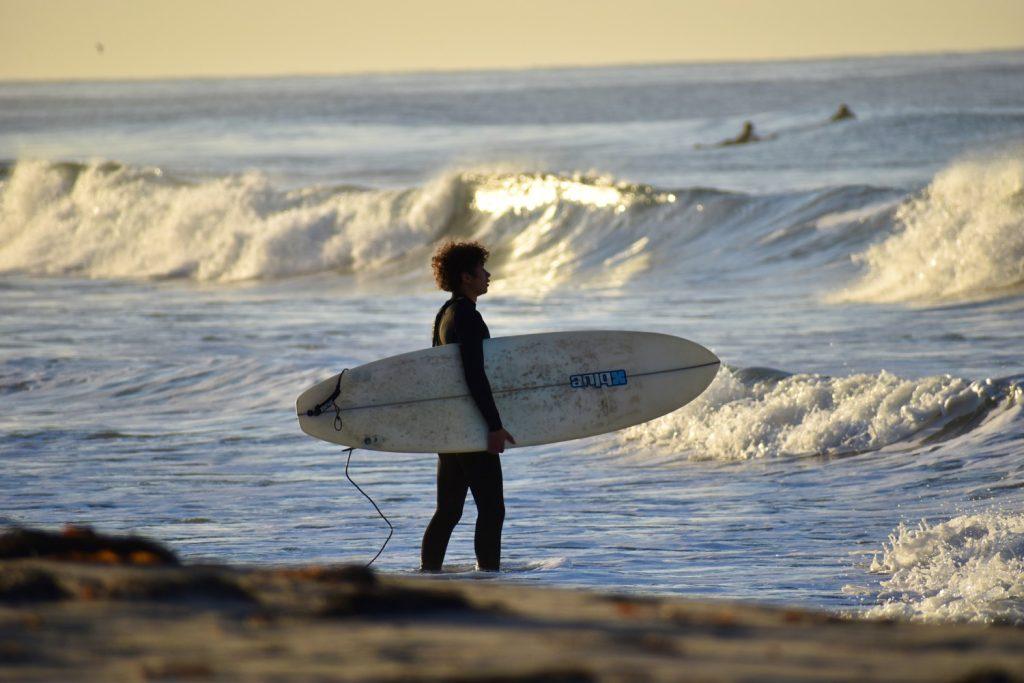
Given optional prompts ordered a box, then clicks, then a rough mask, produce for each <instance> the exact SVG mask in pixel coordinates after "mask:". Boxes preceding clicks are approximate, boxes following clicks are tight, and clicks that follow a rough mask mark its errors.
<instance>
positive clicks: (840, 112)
mask: <svg viewBox="0 0 1024 683" xmlns="http://www.w3.org/2000/svg"><path fill="white" fill-rule="evenodd" d="M855 118H857V115H856V114H854V113H853V112H852V111H851V110H850V108H849V107H847V106H846V104H840V105H839V109H836V113H835V114H832V116H830V117H829V119H828V120H829V122H831V123H835V122H837V121H846V120H847V119H855Z"/></svg>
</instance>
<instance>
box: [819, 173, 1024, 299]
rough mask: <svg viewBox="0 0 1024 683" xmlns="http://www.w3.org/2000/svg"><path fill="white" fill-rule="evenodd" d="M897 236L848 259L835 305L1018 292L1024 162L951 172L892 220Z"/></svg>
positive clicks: (1023, 281) (1022, 273)
mask: <svg viewBox="0 0 1024 683" xmlns="http://www.w3.org/2000/svg"><path fill="white" fill-rule="evenodd" d="M896 220H897V222H898V225H899V230H898V231H897V232H896V233H895V234H893V235H891V236H889V237H888V238H887V239H885V240H884V241H882V242H880V243H878V244H874V245H872V246H870V247H869V248H868V249H866V250H865V251H863V252H860V253H858V254H856V255H855V256H854V260H855V262H857V263H860V264H863V265H864V266H865V267H866V272H865V273H864V274H863V276H862V277H861V278H860V280H858V281H857V282H856V283H854V284H853V285H851V286H850V287H848V288H847V289H845V290H844V291H842V292H840V293H839V294H837V295H836V296H835V297H834V299H835V300H836V301H864V302H902V301H920V302H923V303H931V302H941V301H949V300H953V301H955V300H961V299H974V298H986V297H991V296H998V295H1001V294H1005V293H1006V292H1008V291H1015V290H1018V289H1020V288H1021V287H1022V286H1024V155H1018V156H1015V157H1005V158H999V159H989V160H969V161H962V162H958V163H956V164H953V165H952V166H950V167H949V168H947V169H945V170H943V171H942V172H941V173H939V174H938V175H937V176H936V177H935V179H934V180H933V181H932V182H931V184H930V185H929V186H928V188H927V189H926V190H924V192H922V193H921V194H919V195H917V196H915V197H913V198H911V199H909V200H907V201H906V202H905V203H904V204H903V205H901V206H900V207H899V209H898V210H897V212H896Z"/></svg>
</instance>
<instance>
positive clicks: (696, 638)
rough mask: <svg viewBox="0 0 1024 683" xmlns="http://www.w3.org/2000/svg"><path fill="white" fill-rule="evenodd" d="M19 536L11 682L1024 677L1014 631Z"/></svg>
mask: <svg viewBox="0 0 1024 683" xmlns="http://www.w3.org/2000/svg"><path fill="white" fill-rule="evenodd" d="M11 536H12V534H7V535H5V536H4V537H3V538H0V557H2V558H4V559H0V680H26V681H43V680H45V681H55V680H95V681H114V680H118V681H132V680H245V681H271V680H274V681H280V680H317V681H349V680H374V681H410V680H411V681H442V680H484V681H512V680H527V681H646V680H664V681H677V680H701V681H703V680H708V681H742V680H749V681H754V680H757V681H764V680H851V681H853V680H857V681H865V680H888V681H892V680H907V681H910V680H920V681H924V680H928V681H935V680H945V681H1004V680H1024V629H1021V628H1016V627H1009V626H998V627H992V626H977V625H955V624H950V625H922V624H909V623H896V622H886V621H869V620H851V619H844V618H839V617H836V616H833V615H829V614H825V613H818V612H812V611H807V610H803V609H786V608H775V607H764V606H758V605H754V604H749V603H735V602H725V601H707V600H699V601H698V600H688V599H680V598H661V597H658V598H643V597H636V596H621V595H612V594H602V593H597V592H591V591H577V590H567V589H552V588H538V587H532V586H521V585H507V584H504V583H502V582H501V581H500V580H488V581H474V580H471V579H446V580H443V581H438V580H433V579H430V578H419V577H395V576H389V575H386V574H378V573H374V572H372V571H369V570H366V569H363V568H359V567H302V568H287V569H282V568H263V567H232V566H226V565H224V566H221V565H216V566H214V565H181V564H178V563H177V560H176V559H175V558H174V557H173V554H170V555H169V558H168V557H160V556H159V553H158V552H157V551H155V550H153V549H152V548H150V549H149V550H140V549H139V548H138V547H136V546H132V545H131V544H128V545H125V546H122V547H120V548H117V549H111V548H109V547H106V548H105V547H102V546H103V544H102V543H101V544H99V545H98V546H97V545H96V544H95V543H94V544H93V545H92V546H91V547H89V548H86V549H85V550H82V549H81V548H79V549H71V550H68V549H67V548H64V549H63V550H60V546H59V543H58V544H57V545H55V546H54V547H50V548H47V549H45V552H43V551H40V550H39V548H40V546H39V543H38V539H39V538H43V537H37V538H36V539H35V540H34V541H32V543H34V544H35V545H32V543H30V544H29V545H28V546H26V545H25V544H24V543H22V544H21V546H20V547H19V546H17V544H12V543H10V542H6V543H5V541H9V540H10V538H11ZM54 536H55V535H54ZM87 540H88V539H87ZM94 540H95V538H94ZM102 540H109V539H102ZM135 540H139V539H135ZM108 545H109V544H108ZM12 547H14V548H15V549H14V550H13V551H12V550H11V548H12ZM153 547H154V548H159V546H153ZM26 548H28V550H27V551H26ZM33 548H35V551H34V552H33ZM54 548H57V550H54ZM146 553H149V554H148V555H147V554H146ZM27 554H35V555H36V556H35V557H31V556H26V555H27ZM71 557H74V559H73V560H71V559H69V558H71Z"/></svg>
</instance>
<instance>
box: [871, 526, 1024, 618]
mask: <svg viewBox="0 0 1024 683" xmlns="http://www.w3.org/2000/svg"><path fill="white" fill-rule="evenodd" d="M871 571H873V572H878V573H884V574H889V578H888V579H885V580H883V581H882V582H881V588H882V590H881V593H880V594H879V596H878V599H879V601H880V603H879V604H878V605H876V606H875V607H872V608H871V609H870V610H868V612H867V616H871V617H890V618H892V617H896V618H904V619H913V620H916V621H971V622H979V623H992V622H1009V623H1015V624H1024V515H1021V514H1008V513H984V514H973V515H962V516H959V517H954V518H953V519H950V520H948V521H946V522H942V523H941V524H928V523H927V522H924V521H922V522H921V523H920V524H919V525H918V526H916V527H908V526H906V525H904V524H901V525H900V526H899V527H898V528H897V529H896V530H895V531H894V532H893V533H892V534H890V535H889V541H888V543H887V544H885V546H884V547H883V549H882V552H881V555H880V556H876V557H875V558H874V560H873V561H872V563H871Z"/></svg>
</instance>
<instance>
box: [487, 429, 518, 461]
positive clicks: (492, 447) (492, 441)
mask: <svg viewBox="0 0 1024 683" xmlns="http://www.w3.org/2000/svg"><path fill="white" fill-rule="evenodd" d="M506 441H508V442H510V443H515V442H516V440H515V439H513V438H512V435H511V434H509V433H508V432H506V431H505V430H504V429H496V430H494V431H493V432H487V452H488V453H491V454H492V455H498V454H499V453H504V452H505V442H506Z"/></svg>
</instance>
